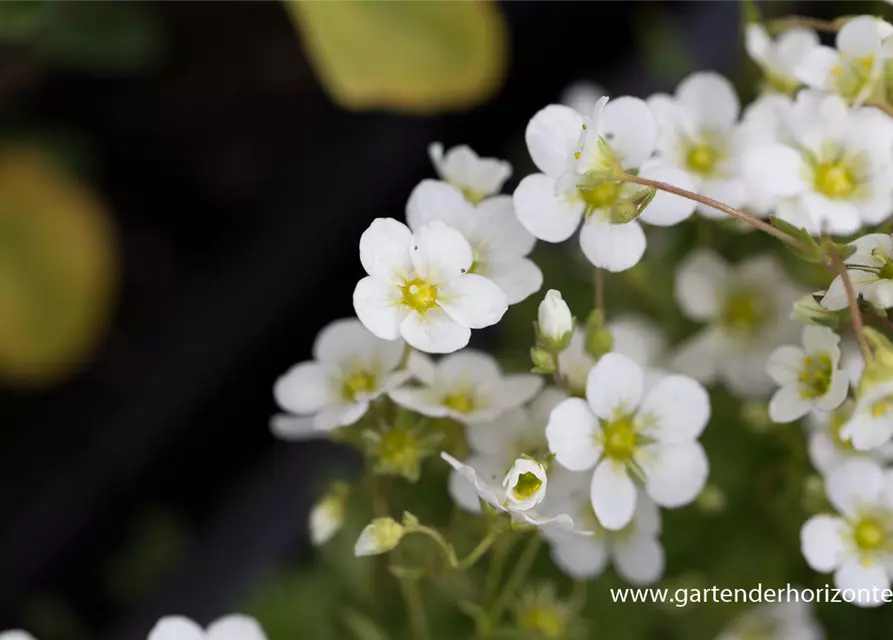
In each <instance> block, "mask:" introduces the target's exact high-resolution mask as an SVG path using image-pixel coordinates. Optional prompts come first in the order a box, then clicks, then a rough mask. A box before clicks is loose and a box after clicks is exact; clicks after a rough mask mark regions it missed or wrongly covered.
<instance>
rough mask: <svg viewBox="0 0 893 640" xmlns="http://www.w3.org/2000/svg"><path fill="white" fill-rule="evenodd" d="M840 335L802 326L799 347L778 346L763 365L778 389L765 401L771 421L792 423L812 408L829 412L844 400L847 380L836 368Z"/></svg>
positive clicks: (841, 370) (847, 387)
mask: <svg viewBox="0 0 893 640" xmlns="http://www.w3.org/2000/svg"><path fill="white" fill-rule="evenodd" d="M839 343H840V336H838V335H837V334H836V333H834V332H833V331H831V329H828V328H826V327H811V326H808V327H804V328H803V348H800V347H795V346H792V345H784V346H781V347H778V348H777V349H776V350H775V351H773V352H772V353H771V354H770V355H769V361H768V363H767V365H766V367H767V369H766V370H767V372H768V373H769V375H770V376H771V377H772V379H773V380H774V381H775V382H776V383H777V384H779V385H780V386H781V388H780V389H779V390H778V391H776V392H775V394H774V395H773V396H772V399H771V400H770V401H769V417H770V418H771V419H772V421H773V422H793V421H794V420H799V419H800V418H802V417H803V416H805V415H806V414H807V413H809V412H810V411H811V410H813V409H818V410H819V411H832V410H833V409H836V408H837V407H839V406H840V405H841V404H842V403H843V401H844V400H846V397H847V392H848V391H849V380H848V379H847V375H846V372H845V371H844V370H843V369H841V368H840V367H839V365H840V347H839V346H838V345H839Z"/></svg>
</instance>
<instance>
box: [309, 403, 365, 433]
mask: <svg viewBox="0 0 893 640" xmlns="http://www.w3.org/2000/svg"><path fill="white" fill-rule="evenodd" d="M368 410H369V403H368V402H357V403H355V404H342V405H337V406H334V407H326V408H324V409H323V410H322V411H320V412H319V413H317V414H316V415H315V416H313V430H314V431H318V432H326V431H331V430H332V429H337V428H338V427H346V426H349V425H352V424H354V423H355V422H356V421H357V420H359V419H360V418H362V417H363V415H364V414H365V413H366V411H368Z"/></svg>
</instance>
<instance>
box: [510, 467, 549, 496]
mask: <svg viewBox="0 0 893 640" xmlns="http://www.w3.org/2000/svg"><path fill="white" fill-rule="evenodd" d="M542 486H543V481H542V480H540V479H539V478H538V477H537V476H536V474H534V473H531V472H530V471H525V472H524V473H522V474H521V475H520V476H518V480H517V482H515V486H514V487H512V493H513V494H514V496H515V498H517V499H518V500H527V499H528V498H531V497H533V496H534V495H536V492H537V491H539V490H540V487H542Z"/></svg>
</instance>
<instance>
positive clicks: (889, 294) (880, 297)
mask: <svg viewBox="0 0 893 640" xmlns="http://www.w3.org/2000/svg"><path fill="white" fill-rule="evenodd" d="M851 273H852V272H851ZM853 284H854V285H855V284H856V283H855V282H853ZM863 295H864V297H865V299H866V300H868V301H869V302H870V303H871V304H873V305H874V306H876V307H878V308H879V309H889V308H890V307H893V280H887V279H886V278H885V279H883V280H878V281H877V282H875V283H874V284H873V285H872V286H870V287H868V288H867V290H865V291H864V293H863Z"/></svg>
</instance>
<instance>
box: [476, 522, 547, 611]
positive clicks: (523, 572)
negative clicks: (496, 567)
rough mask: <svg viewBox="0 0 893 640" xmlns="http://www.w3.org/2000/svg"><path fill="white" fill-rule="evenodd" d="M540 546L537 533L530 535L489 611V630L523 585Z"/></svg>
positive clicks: (540, 540) (540, 542)
mask: <svg viewBox="0 0 893 640" xmlns="http://www.w3.org/2000/svg"><path fill="white" fill-rule="evenodd" d="M540 545H542V539H541V538H540V535H539V532H535V533H533V534H532V536H531V538H530V540H529V541H528V542H527V546H526V547H524V550H523V551H522V552H521V555H520V556H519V557H518V562H516V563H515V568H514V569H513V570H512V573H511V574H510V575H509V577H508V580H506V581H505V585H504V586H503V588H502V592H501V593H500V594H499V597H498V598H497V599H496V603H495V604H494V605H493V608H492V609H491V610H490V616H489V617H490V622H491V625H490V626H491V628H492V627H494V626H496V624H497V623H498V622H499V619H500V618H501V617H502V614H503V613H504V612H505V610H506V608H507V607H508V605H509V602H510V601H511V599H512V597H513V596H514V595H515V593H516V592H517V591H518V589H519V588H520V587H521V585H522V584H523V583H524V580H525V579H526V578H527V574H528V573H530V569H531V567H533V562H534V560H536V556H537V554H538V553H539V550H540Z"/></svg>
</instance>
